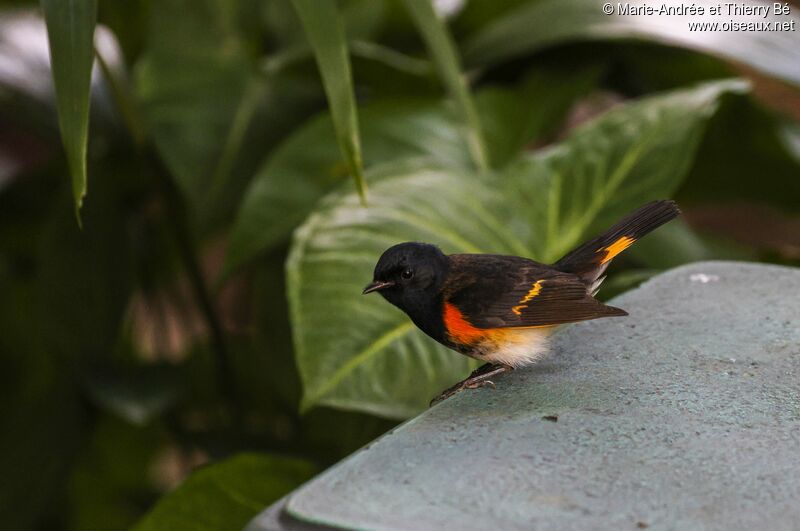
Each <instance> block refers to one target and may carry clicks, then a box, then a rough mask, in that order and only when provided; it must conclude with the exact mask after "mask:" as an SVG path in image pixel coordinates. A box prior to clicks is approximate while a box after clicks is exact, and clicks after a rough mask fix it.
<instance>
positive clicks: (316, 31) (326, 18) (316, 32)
mask: <svg viewBox="0 0 800 531" xmlns="http://www.w3.org/2000/svg"><path fill="white" fill-rule="evenodd" d="M292 3H293V4H294V7H295V9H296V10H297V14H298V15H299V16H300V20H301V22H302V23H303V27H304V28H305V31H306V35H307V37H308V40H309V42H310V43H311V47H312V48H313V49H314V56H315V57H316V59H317V66H318V67H319V72H320V75H321V76H322V84H323V86H324V87H325V94H326V95H327V96H328V106H329V107H330V109H331V116H332V117H333V125H334V127H335V129H336V138H337V140H338V142H339V149H341V150H342V155H343V156H344V160H345V162H346V164H347V168H348V170H349V172H350V175H352V176H353V179H354V180H355V184H356V189H357V190H358V194H359V196H360V197H361V201H362V203H364V204H366V202H367V183H366V181H365V180H364V166H363V161H362V159H361V139H360V136H359V132H358V114H357V110H356V99H355V94H354V93H353V77H352V75H351V73H350V58H349V57H348V55H347V40H346V38H345V33H344V29H343V28H342V21H341V18H340V16H339V11H338V9H337V7H336V2H335V1H334V0H292Z"/></svg>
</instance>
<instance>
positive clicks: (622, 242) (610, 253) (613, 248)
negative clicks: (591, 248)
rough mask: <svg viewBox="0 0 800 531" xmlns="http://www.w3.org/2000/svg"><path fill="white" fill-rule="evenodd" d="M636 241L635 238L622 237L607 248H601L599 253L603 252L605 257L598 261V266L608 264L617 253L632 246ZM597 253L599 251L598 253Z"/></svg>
mask: <svg viewBox="0 0 800 531" xmlns="http://www.w3.org/2000/svg"><path fill="white" fill-rule="evenodd" d="M635 241H636V238H631V237H630V236H623V237H621V238H620V239H618V240H617V241H615V242H614V243H612V244H611V245H609V246H608V247H603V248H602V249H600V251H605V253H606V255H605V256H604V257H603V259H602V260H600V265H603V264H605V263H607V262H610V261H611V260H612V259H613V258H614V257H615V256H617V255H618V254H619V253H621V252H622V251H624V250H625V249H627V248H628V247H630V246H631V245H633V242H635ZM598 252H599V251H598Z"/></svg>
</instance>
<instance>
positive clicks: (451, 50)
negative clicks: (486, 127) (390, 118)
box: [405, 0, 489, 170]
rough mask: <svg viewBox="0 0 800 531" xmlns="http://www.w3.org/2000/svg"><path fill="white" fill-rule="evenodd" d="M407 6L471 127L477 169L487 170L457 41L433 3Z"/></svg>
mask: <svg viewBox="0 0 800 531" xmlns="http://www.w3.org/2000/svg"><path fill="white" fill-rule="evenodd" d="M405 5H406V9H408V12H409V13H410V14H411V18H413V19H414V24H415V25H416V26H417V29H418V30H419V32H420V34H421V35H422V38H423V39H424V40H425V43H426V44H427V45H428V49H429V50H430V52H431V54H432V55H433V60H434V62H435V63H436V67H437V68H438V70H439V76H440V77H441V78H442V82H443V83H444V85H445V86H446V87H447V89H448V91H449V92H450V93H451V95H452V96H453V99H455V101H456V103H457V104H458V107H459V110H460V112H461V113H462V115H463V120H464V125H465V126H466V127H467V132H466V136H467V143H468V145H469V149H470V153H471V154H472V159H473V161H474V163H475V166H476V167H477V168H478V169H480V170H485V169H486V168H487V167H488V165H489V162H488V157H487V154H486V146H485V144H484V140H483V134H482V132H481V125H480V121H479V119H478V113H477V112H476V111H475V106H474V104H473V103H472V98H471V96H470V94H469V87H468V85H467V80H466V78H465V77H464V75H463V74H462V73H461V64H460V62H459V59H458V54H457V52H456V47H455V45H454V44H453V39H452V37H450V33H449V32H448V31H447V28H446V27H445V25H444V22H442V20H441V19H440V18H439V16H438V15H437V14H436V11H435V10H434V9H433V4H432V3H431V2H430V0H405Z"/></svg>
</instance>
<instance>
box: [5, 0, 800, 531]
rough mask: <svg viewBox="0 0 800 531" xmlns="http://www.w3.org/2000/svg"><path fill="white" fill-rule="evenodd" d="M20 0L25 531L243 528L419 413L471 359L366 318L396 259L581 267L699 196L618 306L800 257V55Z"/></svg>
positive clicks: (269, 10) (584, 4)
mask: <svg viewBox="0 0 800 531" xmlns="http://www.w3.org/2000/svg"><path fill="white" fill-rule="evenodd" d="M0 5H2V10H3V11H2V14H0V65H2V68H0V293H2V297H3V298H2V304H0V356H2V363H3V370H2V371H0V382H1V383H2V384H3V385H2V387H0V429H1V430H2V431H1V433H2V434H3V435H2V440H1V442H0V470H2V471H3V472H4V481H3V484H2V486H0V522H2V527H3V528H4V529H70V530H83V529H120V528H126V527H129V526H131V525H134V524H136V523H137V522H139V523H138V528H139V529H148V530H150V529H195V528H198V527H200V526H205V527H206V528H220V529H223V528H227V527H230V528H239V527H241V525H242V524H243V523H245V522H247V521H248V520H249V519H250V518H251V517H252V516H253V515H255V514H256V513H257V512H258V511H259V510H260V509H261V508H263V507H265V506H266V505H268V504H269V503H271V502H272V501H274V500H276V499H277V498H279V497H280V496H282V495H283V494H285V493H286V492H287V491H288V490H290V489H292V488H293V487H295V486H296V485H297V484H299V483H300V482H302V481H304V480H305V479H307V478H308V477H309V476H310V475H311V474H313V473H314V472H317V471H320V470H322V469H324V468H325V467H327V466H329V465H330V464H332V463H334V462H336V461H337V460H339V459H341V458H342V457H343V456H345V455H347V454H348V453H350V452H352V451H353V450H355V449H356V448H358V447H359V446H361V445H363V444H365V443H367V442H368V441H370V440H372V439H374V438H375V437H376V436H378V435H379V434H381V433H383V432H385V431H386V430H388V429H389V428H391V427H392V426H393V425H394V424H395V423H396V422H397V420H398V419H402V418H404V417H407V416H409V415H412V414H414V413H416V412H418V411H420V409H421V408H422V407H424V404H425V402H426V401H427V399H428V398H430V395H432V394H434V393H435V392H436V391H438V390H439V388H440V387H444V386H445V385H447V384H449V383H451V382H452V381H453V380H455V379H457V378H460V377H462V376H463V375H464V374H465V373H466V372H467V371H468V370H469V367H470V363H469V361H468V360H467V359H466V358H463V357H460V356H456V355H453V354H452V353H448V352H445V351H443V350H442V349H441V348H439V347H438V346H437V345H435V344H434V343H433V342H432V341H430V340H428V339H427V338H425V337H423V336H422V335H421V334H419V333H418V332H416V331H415V330H414V329H413V327H412V326H411V325H410V324H409V323H408V321H407V320H406V319H405V317H404V316H402V315H401V314H399V313H398V312H397V311H396V310H395V309H394V308H392V307H390V306H389V305H388V304H382V303H381V301H380V300H378V299H376V298H364V297H361V296H360V288H361V287H362V285H363V284H365V283H366V282H367V281H369V280H370V273H371V267H372V265H373V264H374V262H375V260H376V259H377V258H378V256H379V254H380V252H381V251H382V250H383V248H385V247H387V246H389V245H391V244H392V243H395V242H398V241H404V240H410V239H424V240H426V241H430V242H432V243H437V244H439V245H441V246H442V247H443V248H444V249H445V250H446V251H451V252H452V251H464V250H466V251H476V252H484V251H493V252H510V253H515V254H524V255H528V256H531V257H532V258H535V259H539V260H554V259H556V258H558V255H559V254H560V253H563V252H564V251H566V250H567V249H568V248H569V247H571V246H572V245H574V244H575V243H577V242H578V241H579V240H580V239H582V238H584V237H587V236H589V235H591V233H592V232H593V231H596V230H598V229H599V228H602V227H603V226H604V225H607V224H608V223H609V222H611V221H613V220H614V218H616V217H618V216H620V215H622V214H624V213H625V212H626V211H628V210H630V209H631V208H633V207H635V206H637V205H638V204H639V203H643V202H645V201H647V200H649V199H653V198H656V197H666V196H672V197H674V198H676V199H678V201H679V202H680V203H681V205H682V207H683V208H684V210H685V211H686V213H687V216H686V218H687V219H688V223H687V222H686V221H681V222H680V223H674V224H671V225H670V226H669V227H665V229H663V230H661V231H658V232H657V233H654V234H653V235H652V236H650V237H648V238H647V239H645V240H644V241H643V242H642V243H641V244H639V245H637V246H635V247H634V248H632V249H631V251H630V252H629V253H626V255H625V256H624V257H622V259H621V260H618V262H619V263H616V264H615V265H614V267H613V269H612V271H611V273H612V275H611V277H610V278H609V281H608V283H607V284H606V285H605V286H604V290H603V291H602V292H601V295H602V296H606V297H608V296H612V295H614V294H616V293H620V292H622V291H624V290H625V289H630V288H631V287H633V286H636V285H638V284H639V283H640V282H642V281H644V280H646V279H647V278H649V277H650V276H652V275H653V274H656V273H657V272H658V271H660V270H663V269H665V268H668V267H673V266H675V265H678V264H681V263H684V262H687V261H692V260H699V259H713V258H742V259H751V260H770V261H777V262H781V263H787V264H798V262H800V250H799V249H800V243H798V241H797V235H798V231H797V230H796V226H797V223H798V212H799V211H800V142H798V131H800V127H798V123H797V118H798V116H800V110H799V109H800V92H798V90H797V87H798V84H800V80H799V79H798V77H797V64H799V63H800V37H798V36H797V33H791V32H785V33H774V32H773V33H731V34H726V33H716V34H714V35H713V37H714V39H713V40H712V39H711V38H710V36H705V39H704V38H702V37H703V36H700V37H698V36H697V35H693V36H691V38H689V37H687V34H686V33H685V32H682V30H681V29H680V28H678V27H677V26H674V25H672V26H670V25H659V24H657V22H656V21H654V20H652V19H647V17H644V18H634V19H627V20H625V21H624V23H617V24H612V22H615V19H614V18H613V17H607V16H602V15H600V4H598V3H597V2H596V1H594V0H569V1H560V0H555V1H553V0H530V1H523V0H502V1H497V0H492V1H489V0H467V1H464V2H461V3H459V2H455V3H453V6H454V8H453V9H452V11H450V10H448V11H447V13H445V14H444V15H445V16H443V18H442V19H441V20H432V19H431V13H432V12H433V11H432V10H433V7H432V6H431V5H429V4H428V3H427V1H426V0H408V1H400V0H340V1H337V2H333V1H331V2H326V3H325V8H326V9H327V10H328V13H329V14H331V13H332V14H333V15H331V17H332V18H338V19H340V21H341V25H337V24H333V23H331V24H325V21H326V20H324V19H320V17H318V16H316V15H319V13H317V12H314V11H313V10H314V9H315V3H314V2H300V1H294V2H293V1H291V0H240V1H235V0H202V1H194V2H190V1H188V0H160V1H158V2H156V1H153V0H104V1H103V2H99V3H97V5H96V6H95V3H94V2H90V1H82V0H70V1H65V2H51V1H47V0H45V1H43V2H42V3H41V7H40V6H39V5H37V4H36V3H32V2H25V1H14V2H3V3H2V4H0ZM42 8H44V13H47V14H48V28H47V30H46V29H45V24H44V16H43V11H42ZM296 8H299V12H300V14H301V15H302V14H304V13H305V14H304V16H298V14H297V12H296V11H295V9H296ZM95 9H97V22H98V25H97V29H96V31H95V34H94V46H93V47H90V43H91V42H92V34H91V33H92V27H93V22H92V21H93V18H94V10H95ZM70 10H73V11H70ZM69 13H72V15H74V17H72V18H70V16H68V15H69ZM792 16H793V17H794V18H797V17H796V15H792ZM331 17H329V18H331ZM616 22H619V21H616ZM340 28H341V31H340ZM48 30H49V35H50V43H51V46H53V47H54V51H53V56H52V59H53V61H54V65H53V69H52V72H51V70H50V66H49V63H48ZM306 32H309V33H306ZM64 43H67V44H64ZM65 46H66V48H65ZM92 54H93V55H94V56H95V58H96V61H95V68H94V73H93V76H92V81H91V84H90V85H88V86H87V84H86V80H87V76H88V73H87V72H86V69H87V68H88V66H87V64H88V62H87V61H86V60H85V59H86V58H87V57H90V56H91V55H92ZM81 58H83V61H82V62H81ZM81 64H83V67H81ZM734 65H736V66H734ZM742 65H744V66H742ZM320 71H321V75H320ZM54 77H55V89H56V90H54V84H53V78H54ZM735 77H741V78H749V81H748V80H747V79H731V78H735ZM326 98H328V99H329V100H330V101H329V102H328V101H326ZM85 101H89V102H90V106H89V108H88V110H87V107H86V106H85ZM329 104H330V105H331V106H332V107H333V108H334V109H335V110H336V112H334V113H333V117H331V115H330V114H329V113H328V112H327V110H326V109H327V108H328V105H329ZM775 109H782V111H776V110H775ZM87 119H88V124H89V127H88V154H87V156H86V158H85V160H84V158H83V156H82V150H83V145H84V140H83V139H82V135H84V134H85V130H86V128H85V124H86V123H87ZM62 146H64V147H62ZM84 164H85V168H86V175H88V188H87V190H88V192H87V195H86V197H85V199H84V200H83V206H82V208H81V210H80V215H81V218H82V228H79V227H78V225H77V223H76V221H75V216H74V214H75V212H74V209H75V207H76V200H77V199H78V198H79V196H80V192H81V191H82V189H83V183H84V173H83V167H84ZM362 166H363V176H364V179H365V181H366V184H367V185H368V186H366V187H365V188H366V195H365V200H366V206H364V205H363V204H362V201H361V200H360V199H359V195H358V193H357V191H356V186H355V185H354V180H353V177H358V176H359V175H360V173H361V172H362ZM359 182H360V181H359V179H358V178H356V184H358V183H359ZM73 183H74V184H73ZM73 186H74V188H73ZM73 190H74V192H73ZM710 209H712V210H713V209H716V210H713V212H717V213H719V212H725V211H726V210H725V209H727V211H726V212H728V213H729V214H728V215H727V217H726V216H723V215H720V214H716V215H715V216H712V219H711V221H712V222H709V221H708V215H706V214H705V213H707V212H709V211H710ZM720 209H722V210H720ZM738 212H757V213H758V215H757V216H749V217H748V216H744V215H737V213H738ZM301 409H302V410H303V411H304V413H303V414H301V413H300V411H301ZM203 465H205V466H203ZM198 467H200V468H199V470H198V471H197V472H195V473H194V474H192V475H190V476H189V478H188V479H187V480H185V481H183V482H182V483H181V481H182V480H183V479H184V478H185V477H186V476H187V474H189V473H190V472H191V471H192V470H194V469H196V468H198ZM178 485H180V486H178ZM176 486H177V488H176ZM167 493H169V494H167Z"/></svg>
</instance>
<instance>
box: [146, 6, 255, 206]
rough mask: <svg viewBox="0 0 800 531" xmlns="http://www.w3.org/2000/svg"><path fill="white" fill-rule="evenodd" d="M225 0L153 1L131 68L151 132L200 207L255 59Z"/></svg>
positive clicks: (187, 193)
mask: <svg viewBox="0 0 800 531" xmlns="http://www.w3.org/2000/svg"><path fill="white" fill-rule="evenodd" d="M235 15H236V5H235V4H233V3H230V2H227V1H225V0H208V1H204V2H191V1H188V0H163V1H159V2H153V3H152V5H150V17H149V24H148V31H147V34H146V51H145V53H144V54H143V56H142V58H141V60H140V61H139V62H138V63H137V65H136V69H135V71H134V74H135V81H136V89H137V99H138V100H139V101H140V102H141V108H142V111H143V114H144V118H145V121H146V125H147V129H148V132H149V133H150V134H151V135H152V138H153V141H154V143H155V145H156V147H157V148H158V151H159V153H160V154H161V156H162V157H163V159H164V162H165V163H166V165H167V167H168V168H169V170H170V172H171V173H172V175H173V176H174V177H175V179H176V181H177V183H178V185H179V187H180V189H181V191H182V192H183V194H184V195H185V196H186V197H187V198H189V200H190V204H192V205H195V206H200V207H202V206H204V201H205V200H207V196H206V194H207V192H208V190H209V189H210V188H211V187H210V183H211V181H212V179H213V174H214V171H215V170H216V167H217V160H218V158H219V156H220V153H222V151H223V147H224V146H223V140H224V139H225V136H226V134H227V132H228V130H229V129H230V127H231V124H232V123H233V121H234V116H235V114H236V111H237V109H238V108H239V102H240V101H241V99H242V97H243V95H244V92H245V87H246V86H247V83H248V81H249V79H250V77H249V76H250V74H251V73H252V72H254V70H255V67H254V61H253V58H252V57H251V55H250V53H249V52H248V50H247V48H246V47H245V45H244V43H243V39H242V37H241V35H240V34H239V30H238V28H237V26H236V25H235V23H234V22H235V19H236V17H235Z"/></svg>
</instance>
